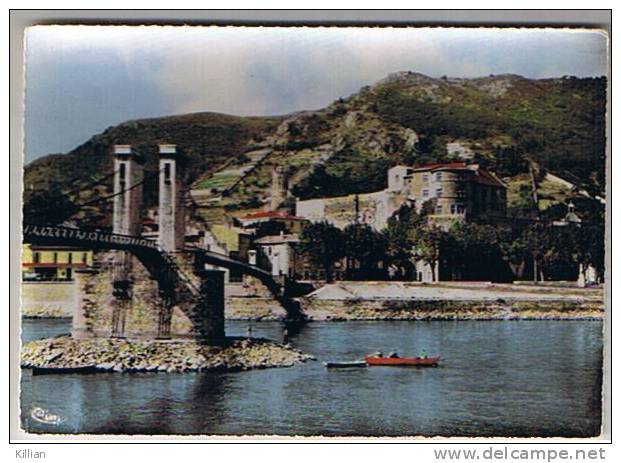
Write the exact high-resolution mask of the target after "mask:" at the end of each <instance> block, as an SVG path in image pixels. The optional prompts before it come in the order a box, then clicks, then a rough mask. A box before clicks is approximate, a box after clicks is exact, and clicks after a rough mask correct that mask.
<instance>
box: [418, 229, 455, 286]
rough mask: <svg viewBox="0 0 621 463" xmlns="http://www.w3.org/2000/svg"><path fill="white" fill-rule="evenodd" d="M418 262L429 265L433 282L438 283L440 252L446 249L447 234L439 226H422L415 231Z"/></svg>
mask: <svg viewBox="0 0 621 463" xmlns="http://www.w3.org/2000/svg"><path fill="white" fill-rule="evenodd" d="M413 234H414V243H415V251H414V253H415V257H416V260H422V261H424V262H425V263H427V264H428V265H429V266H430V267H431V269H432V272H433V281H438V279H439V275H438V265H439V262H440V250H441V248H443V247H446V246H445V244H446V242H447V240H448V236H447V233H446V232H445V231H444V230H442V229H441V228H440V227H438V226H437V225H430V226H422V227H418V228H416V229H414V230H413Z"/></svg>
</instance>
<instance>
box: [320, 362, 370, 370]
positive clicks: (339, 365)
mask: <svg viewBox="0 0 621 463" xmlns="http://www.w3.org/2000/svg"><path fill="white" fill-rule="evenodd" d="M323 364H324V365H325V366H326V368H360V367H366V366H367V362H366V361H364V360H351V361H348V362H324V363H323Z"/></svg>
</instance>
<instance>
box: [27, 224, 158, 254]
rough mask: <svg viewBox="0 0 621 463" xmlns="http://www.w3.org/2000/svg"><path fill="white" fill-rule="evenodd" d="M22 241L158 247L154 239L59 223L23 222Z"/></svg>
mask: <svg viewBox="0 0 621 463" xmlns="http://www.w3.org/2000/svg"><path fill="white" fill-rule="evenodd" d="M23 236H24V242H29V241H33V240H41V241H56V240H58V241H63V240H66V241H69V242H70V241H80V242H84V243H85V244H90V245H95V246H97V245H99V246H103V247H107V248H111V247H115V246H119V247H132V246H135V247H143V248H150V249H158V245H157V243H156V242H155V241H152V240H148V239H146V238H142V237H140V236H131V235H120V234H118V233H110V232H107V231H102V230H82V229H79V228H72V227H65V226H61V225H33V224H24V229H23Z"/></svg>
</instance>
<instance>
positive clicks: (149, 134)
mask: <svg viewBox="0 0 621 463" xmlns="http://www.w3.org/2000/svg"><path fill="white" fill-rule="evenodd" d="M605 107H606V81H605V79H604V78H596V79H593V78H588V79H578V78H573V77H564V78H558V79H543V80H533V79H526V78H523V77H520V76H515V75H499V76H488V77H484V78H477V79H456V78H440V79H434V78H431V77H427V76H424V75H421V74H417V73H414V72H401V73H396V74H393V75H390V76H388V77H387V78H386V79H383V80H382V81H380V82H377V83H376V84H374V85H372V86H368V87H364V88H363V89H361V90H360V91H359V92H358V93H356V94H354V95H351V96H350V97H347V98H342V99H339V100H337V101H335V102H334V103H332V104H331V105H329V106H328V107H326V108H324V109H322V110H318V111H305V112H300V113H296V114H292V115H289V116H286V117H273V118H245V117H235V116H225V115H221V114H213V113H200V114H191V115H187V116H172V117H165V118H157V119H145V120H138V121H130V122H126V123H124V124H121V125H119V126H116V127H112V128H109V129H108V130H106V131H105V132H103V133H102V134H100V135H96V136H95V137H93V138H92V139H91V140H89V141H88V142H87V143H85V144H84V145H81V146H80V147H78V148H76V149H75V150H74V151H72V152H71V153H68V154H66V155H53V156H47V157H45V158H42V159H40V160H37V161H35V162H33V163H32V164H30V165H29V166H27V168H26V172H25V185H26V188H27V189H26V193H27V194H29V191H28V185H29V184H33V185H36V188H37V189H39V188H47V187H49V185H50V182H51V181H52V180H56V181H57V182H58V183H59V184H61V185H63V186H65V187H68V185H69V184H71V185H80V184H85V183H87V182H88V181H89V178H90V177H91V176H92V175H96V174H99V175H101V174H104V173H105V172H109V171H110V166H111V164H110V156H109V153H110V149H111V145H112V144H114V143H130V144H132V145H134V146H136V148H137V149H138V150H139V151H140V152H141V153H144V154H145V155H146V156H147V158H148V165H147V169H150V170H153V166H154V155H155V151H156V144H157V142H158V141H165V142H171V143H177V144H178V145H179V147H180V149H182V150H183V151H184V152H185V153H186V154H187V155H188V158H189V164H188V169H187V172H188V179H187V181H188V183H189V184H192V188H193V196H194V198H195V200H196V201H197V202H198V204H200V205H201V206H202V207H200V208H199V213H200V214H202V215H203V216H204V217H205V218H208V219H209V220H220V219H223V218H224V216H226V215H229V214H235V215H237V214H239V213H241V212H242V211H248V210H256V209H259V208H262V207H263V206H264V205H265V203H266V202H267V201H268V200H269V196H270V185H271V173H272V169H273V168H274V167H275V166H282V167H284V168H285V169H286V171H287V174H288V176H289V179H290V180H289V184H290V191H291V192H292V193H293V194H294V195H295V196H297V197H300V198H302V199H307V198H313V197H321V196H336V195H343V194H350V193H364V192H370V191H375V190H378V189H381V188H383V187H384V186H385V177H386V176H385V172H386V169H387V168H388V167H390V166H392V165H394V164H397V163H400V162H406V163H410V164H423V163H426V162H433V161H443V160H450V159H455V158H458V157H465V158H468V159H474V160H476V161H478V162H480V163H482V164H485V165H487V166H489V167H490V168H491V169H493V170H495V171H496V172H497V173H498V174H499V175H501V176H503V177H505V178H507V179H508V180H509V182H510V183H511V182H512V179H515V181H516V185H517V187H518V189H517V190H516V191H517V193H516V194H515V195H511V196H510V197H515V198H518V200H519V201H522V202H523V198H524V197H525V194H526V193H524V192H523V193H519V191H518V190H520V191H521V190H523V188H522V187H521V186H520V185H523V184H525V183H524V175H525V174H527V173H528V162H527V161H531V162H532V163H533V164H534V165H539V166H541V167H543V168H545V169H547V170H550V171H552V172H555V173H557V174H559V175H561V176H563V177H564V178H567V179H569V180H571V181H572V182H574V183H576V184H578V185H580V186H581V187H582V188H584V189H585V190H587V191H590V192H597V193H600V194H601V193H603V192H604V185H605V175H604V171H605ZM73 179H77V180H73ZM151 190H152V191H154V189H151ZM83 194H86V195H88V194H89V193H88V192H87V193H83ZM526 196H527V194H526ZM26 199H28V197H27V198H26ZM152 200H153V199H152V198H151V201H152ZM518 206H519V207H523V205H522V204H519V205H518ZM518 206H516V207H518Z"/></svg>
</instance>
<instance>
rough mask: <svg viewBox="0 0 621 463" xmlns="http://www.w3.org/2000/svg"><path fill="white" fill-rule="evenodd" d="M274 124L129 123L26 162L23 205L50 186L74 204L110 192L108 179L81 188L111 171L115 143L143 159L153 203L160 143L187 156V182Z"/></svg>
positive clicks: (206, 119) (198, 116) (179, 119)
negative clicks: (102, 183)
mask: <svg viewBox="0 0 621 463" xmlns="http://www.w3.org/2000/svg"><path fill="white" fill-rule="evenodd" d="M279 122H280V118H278V117H273V118H263V117H236V116H229V115H225V114H217V113H195V114H187V115H181V116H169V117H161V118H153V119H140V120H132V121H128V122H125V123H123V124H120V125H117V126H115V127H110V128H108V129H106V130H105V131H104V132H102V133H101V134H98V135H95V136H93V137H92V138H91V139H90V140H88V141H87V142H86V143H84V144H82V145H80V146H78V147H77V148H75V149H74V150H72V151H71V152H69V153H67V154H64V155H60V154H54V155H48V156H44V157H42V158H40V159H37V160H35V161H33V162H31V163H30V164H28V165H27V166H26V167H25V169H24V201H25V203H28V201H29V200H30V198H31V197H32V196H33V195H34V194H36V193H37V192H40V191H45V190H49V189H55V188H59V189H62V190H63V191H65V192H70V193H71V196H72V199H73V200H74V201H76V202H78V203H82V202H85V201H88V200H89V199H91V198H92V197H94V194H95V193H100V194H106V193H110V192H111V191H112V181H111V180H108V181H107V182H106V187H99V189H98V191H97V192H95V191H89V190H86V191H85V190H83V188H82V187H84V186H87V185H88V184H91V183H93V180H96V179H97V178H102V177H104V176H106V175H108V174H110V173H111V172H112V156H111V153H112V146H113V145H114V144H131V145H133V147H134V148H135V149H136V150H137V151H138V152H139V153H141V154H142V155H144V157H145V158H146V165H145V170H146V173H145V176H147V177H149V178H148V179H147V184H146V187H145V192H146V196H147V197H146V201H147V203H148V204H154V203H155V195H156V191H157V189H156V179H155V178H153V176H152V175H150V174H152V173H154V172H156V171H157V150H158V148H157V144H158V143H159V142H164V143H176V144H177V146H178V149H179V151H181V152H182V153H183V154H184V155H185V156H186V159H187V166H186V169H185V172H186V175H187V179H186V181H187V183H188V184H190V183H192V182H193V181H194V180H196V178H198V177H199V176H200V175H204V174H206V173H209V172H212V171H214V170H216V169H218V168H220V167H221V166H222V165H224V164H226V163H227V162H230V161H231V160H233V159H235V158H236V157H238V156H242V155H243V152H244V151H245V150H247V149H248V145H249V144H252V142H253V140H255V138H257V137H258V138H260V137H261V136H263V134H267V133H269V132H270V131H272V130H274V129H275V127H276V126H277V125H278V123H279ZM107 209H110V207H108V208H107ZM89 212H90V213H93V214H96V215H97V216H98V217H99V216H100V215H101V214H103V215H105V214H106V212H109V211H106V210H103V211H101V210H100V208H99V207H96V208H93V209H92V210H91V211H89ZM91 219H92V218H91ZM90 221H93V220H90ZM95 221H96V220H95Z"/></svg>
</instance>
